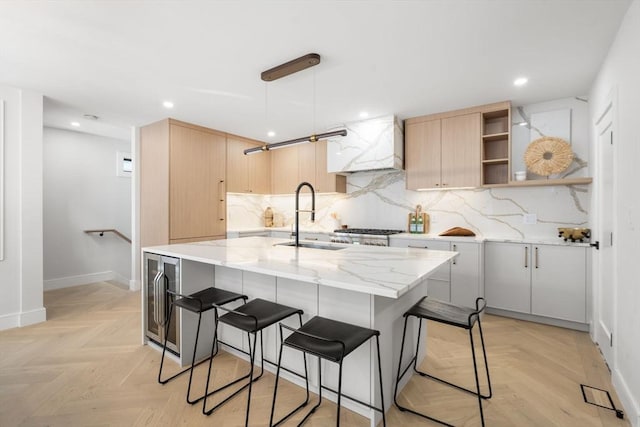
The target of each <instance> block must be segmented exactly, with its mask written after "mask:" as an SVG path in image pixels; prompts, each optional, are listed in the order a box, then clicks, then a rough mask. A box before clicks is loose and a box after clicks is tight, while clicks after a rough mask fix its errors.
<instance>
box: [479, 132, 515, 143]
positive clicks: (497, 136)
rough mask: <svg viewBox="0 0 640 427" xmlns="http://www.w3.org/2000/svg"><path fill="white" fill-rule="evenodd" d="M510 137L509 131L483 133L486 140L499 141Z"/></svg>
mask: <svg viewBox="0 0 640 427" xmlns="http://www.w3.org/2000/svg"><path fill="white" fill-rule="evenodd" d="M503 139H509V132H500V133H492V134H491V135H482V140H483V141H484V142H490V141H499V140H503Z"/></svg>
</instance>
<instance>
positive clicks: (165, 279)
mask: <svg viewBox="0 0 640 427" xmlns="http://www.w3.org/2000/svg"><path fill="white" fill-rule="evenodd" d="M144 281H145V284H144V289H145V294H144V299H145V303H146V306H147V307H146V312H147V314H146V316H145V334H146V336H147V338H148V339H150V340H151V341H154V342H156V343H157V344H159V345H163V344H164V339H165V336H166V337H167V349H168V350H170V351H171V352H173V353H175V354H176V355H180V342H179V339H180V337H179V334H178V333H177V331H178V330H180V317H179V316H177V315H176V313H177V312H178V310H173V313H172V315H171V329H170V330H167V328H166V326H167V323H168V322H167V320H168V315H169V304H170V303H171V299H170V297H171V296H170V295H169V294H168V293H167V289H170V290H172V291H179V290H180V259H179V258H172V257H168V256H162V255H156V254H150V253H145V257H144Z"/></svg>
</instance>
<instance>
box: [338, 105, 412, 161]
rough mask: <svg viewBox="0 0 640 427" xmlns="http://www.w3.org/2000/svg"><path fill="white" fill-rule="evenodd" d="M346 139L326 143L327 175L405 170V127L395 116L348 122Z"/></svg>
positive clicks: (343, 126) (341, 127)
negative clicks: (329, 173) (403, 128)
mask: <svg viewBox="0 0 640 427" xmlns="http://www.w3.org/2000/svg"><path fill="white" fill-rule="evenodd" d="M344 128H346V129H347V136H345V137H341V138H329V139H328V140H327V172H339V173H344V172H359V171H371V170H380V169H402V168H403V165H404V144H403V137H404V134H403V131H402V126H401V125H400V123H399V122H398V120H397V119H396V117H395V116H393V115H390V116H383V117H377V118H375V119H369V120H362V121H357V122H351V123H345V124H344V125H342V126H340V127H339V128H338V127H336V129H344Z"/></svg>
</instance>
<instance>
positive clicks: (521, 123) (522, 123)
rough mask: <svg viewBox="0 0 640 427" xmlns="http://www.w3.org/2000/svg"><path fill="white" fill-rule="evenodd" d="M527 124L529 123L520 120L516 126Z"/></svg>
mask: <svg viewBox="0 0 640 427" xmlns="http://www.w3.org/2000/svg"><path fill="white" fill-rule="evenodd" d="M528 124H529V123H527V122H520V123H518V126H526V125H528Z"/></svg>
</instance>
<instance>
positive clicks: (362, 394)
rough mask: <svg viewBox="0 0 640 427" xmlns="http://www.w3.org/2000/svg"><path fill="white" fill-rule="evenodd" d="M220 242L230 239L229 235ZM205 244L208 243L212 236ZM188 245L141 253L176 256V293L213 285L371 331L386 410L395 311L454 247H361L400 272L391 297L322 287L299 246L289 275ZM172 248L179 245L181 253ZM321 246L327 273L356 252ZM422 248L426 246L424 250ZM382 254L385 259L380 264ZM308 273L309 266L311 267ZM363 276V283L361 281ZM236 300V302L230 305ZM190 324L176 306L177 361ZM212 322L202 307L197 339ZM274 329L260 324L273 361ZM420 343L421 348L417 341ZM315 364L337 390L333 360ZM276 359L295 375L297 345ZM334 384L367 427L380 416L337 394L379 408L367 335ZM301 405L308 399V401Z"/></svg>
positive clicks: (204, 338)
mask: <svg viewBox="0 0 640 427" xmlns="http://www.w3.org/2000/svg"><path fill="white" fill-rule="evenodd" d="M252 239H254V238H252ZM236 240H245V239H236ZM227 242H231V241H230V240H229V241H227ZM210 243H212V244H213V242H210ZM202 244H203V243H200V245H202ZM215 244H216V245H220V243H219V242H216V243H215ZM194 245H195V244H194ZM188 246H189V245H173V246H164V247H156V248H146V249H145V252H153V253H159V254H162V255H168V256H175V257H179V258H181V283H182V289H183V291H186V289H187V288H188V292H189V293H191V292H194V291H196V290H199V289H204V288H206V287H209V286H215V287H217V288H221V289H226V290H230V291H234V292H239V293H243V294H245V295H247V296H248V297H249V299H250V300H251V299H254V298H262V299H265V300H269V301H275V302H277V303H280V304H284V305H288V306H291V307H296V308H300V309H302V310H304V315H303V322H306V321H307V320H309V319H311V318H312V317H313V316H316V315H318V316H322V317H326V318H330V319H335V320H339V321H342V322H348V323H352V324H354V325H358V326H363V327H367V328H371V329H377V330H379V331H380V352H381V354H380V356H381V360H382V381H383V386H384V403H385V405H384V406H385V410H388V408H389V407H390V406H391V404H392V402H393V390H394V387H395V383H394V381H395V377H396V374H397V369H398V357H399V355H400V344H401V340H402V328H403V326H404V318H403V317H402V314H403V313H404V312H405V311H406V310H408V309H409V308H410V307H411V306H412V305H413V304H415V303H416V302H417V301H418V300H419V299H420V298H421V297H422V296H424V295H426V294H427V276H428V275H429V274H430V272H431V271H433V270H434V269H435V268H437V267H438V266H439V265H441V264H442V263H444V262H447V261H448V260H449V259H451V258H452V257H454V256H455V255H456V254H455V253H454V252H443V251H424V250H422V251H413V250H411V249H399V248H376V249H375V250H374V249H366V250H365V252H364V255H365V256H366V258H368V259H371V257H372V256H373V254H374V253H375V254H376V255H379V256H380V258H381V260H380V263H379V265H378V266H376V268H379V269H381V271H382V270H385V271H391V270H393V271H394V274H396V275H399V276H405V277H404V278H403V279H402V280H405V281H407V284H406V286H404V287H400V288H398V289H397V294H396V295H395V296H394V297H388V296H381V295H377V294H376V293H375V292H363V291H362V290H353V289H348V288H345V287H340V286H336V285H327V284H326V282H325V283H323V282H322V280H317V279H313V277H312V276H313V275H314V274H317V272H318V270H317V269H316V270H314V269H311V268H309V265H307V264H306V263H303V260H304V256H302V254H303V252H302V251H303V250H300V251H301V252H300V254H301V255H300V256H299V257H298V256H296V257H295V267H296V273H295V275H294V274H292V273H283V274H277V273H278V272H276V271H274V272H271V271H269V269H268V268H267V266H266V264H265V261H264V260H261V261H257V260H252V261H248V262H247V263H246V264H245V265H242V264H243V263H242V262H240V261H239V260H236V261H235V262H233V263H231V262H228V264H233V265H221V264H222V263H221V262H218V261H214V260H213V259H211V260H209V259H204V258H203V257H201V256H194V255H193V250H194V248H193V247H188ZM180 249H186V250H185V251H181V250H180ZM286 249H287V250H290V251H297V249H295V248H286ZM278 250H281V249H278ZM305 251H308V250H305ZM322 252H325V251H322ZM326 252H333V253H334V255H333V257H335V258H334V259H333V262H335V263H336V265H335V270H337V271H338V273H336V272H335V271H334V272H333V273H332V274H334V275H336V274H339V272H341V271H342V270H343V267H344V265H342V266H341V265H340V264H347V263H352V262H357V261H353V260H356V259H358V256H363V252H362V249H357V248H353V249H351V250H349V249H345V250H344V251H326ZM336 252H340V253H341V254H340V255H337V254H336ZM350 252H352V254H351V256H350V255H349V253H350ZM426 252H431V255H429V254H427V253H426ZM227 255H228V253H227ZM385 255H386V257H385ZM269 256H270V257H271V258H273V253H272V252H270V255H269ZM327 256H329V255H327ZM214 258H218V257H214ZM385 258H388V260H387V262H386V263H385ZM427 258H428V260H427ZM345 259H347V261H344V260H345ZM392 259H395V262H401V263H403V264H405V266H406V267H410V265H407V263H416V265H420V268H418V270H420V271H414V270H413V269H411V268H409V269H408V270H411V271H410V272H407V269H405V268H403V269H397V268H395V267H394V268H391V269H389V265H390V264H392V263H393V260H392ZM341 260H342V261H341ZM275 262H276V261H274V260H273V259H271V260H270V261H269V265H270V266H271V268H273V269H280V268H284V267H283V266H282V265H276V264H275ZM314 262H316V263H317V262H320V263H321V264H323V265H322V268H323V269H327V268H329V267H328V265H329V264H332V263H329V261H327V259H325V260H324V261H321V260H318V259H317V258H316V257H314ZM302 264H305V267H304V268H303V267H302ZM385 264H387V265H385ZM425 265H428V266H425ZM243 267H244V268H243ZM396 267H397V266H396ZM370 268H371V267H370ZM290 269H291V259H290V260H289V262H288V265H287V267H286V270H290ZM304 269H308V270H307V272H308V274H309V277H308V278H306V277H301V276H300V275H301V274H303V272H302V270H304ZM251 270H253V271H251ZM255 270H259V271H255ZM311 271H314V272H313V273H311ZM281 273H282V272H281ZM327 273H329V272H327ZM344 274H345V276H349V273H348V272H345V273H344ZM380 275H381V274H379V276H380ZM282 276H289V277H282ZM325 277H326V275H325ZM352 279H353V278H352ZM360 279H361V280H362V279H363V277H362V276H360ZM345 280H348V278H345ZM365 281H366V282H368V280H365ZM383 282H384V283H385V286H386V285H388V283H389V280H388V277H387V278H385V279H381V280H380V283H383ZM345 283H346V282H345ZM350 283H354V281H353V280H351V281H350ZM187 284H188V285H187ZM371 286H374V287H375V286H377V284H376V283H375V280H373V281H372V284H371ZM385 292H387V291H385ZM144 299H145V298H143V300H144ZM237 305H240V304H239V303H238V304H237ZM230 307H233V305H230ZM221 314H222V313H221ZM196 322H197V316H196V315H195V314H193V313H190V312H187V311H184V310H182V313H180V325H181V327H180V331H181V332H180V335H181V340H180V343H179V348H180V352H181V357H180V362H181V364H182V365H188V364H189V363H190V362H191V357H192V349H193V340H194V338H195V336H194V334H195V330H196ZM285 323H286V324H288V325H290V326H292V327H298V326H299V324H298V317H297V316H292V317H291V318H289V319H287V320H286V321H285ZM212 326H213V312H212V311H211V312H206V313H204V315H203V327H202V329H201V341H200V342H201V343H206V342H211V337H212ZM411 328H412V329H410V331H413V333H411V334H407V340H406V342H405V352H404V359H405V360H404V361H403V367H405V366H406V365H407V364H408V362H409V360H410V359H411V358H412V357H413V354H414V352H415V346H416V342H415V339H416V337H417V322H416V323H414V324H412V325H411ZM284 332H285V334H286V332H287V331H286V330H285V331H284ZM279 334H280V333H279V328H278V326H277V325H274V326H271V327H269V328H267V329H265V330H264V351H265V357H266V360H269V361H271V362H277V360H278V351H279V349H280V337H279ZM422 334H423V338H421V339H422V340H424V337H425V336H426V328H424V327H423V328H422ZM285 336H286V335H285ZM219 337H220V339H221V341H223V342H225V343H228V344H230V345H231V346H234V347H237V348H241V349H243V351H248V343H247V338H246V333H244V332H241V331H239V330H236V329H234V328H230V327H228V326H227V325H222V324H221V325H220V329H219ZM423 342H424V341H423ZM199 347H201V348H200V349H199V351H198V353H199V354H198V355H197V358H204V357H206V356H207V355H208V353H209V352H210V348H206V347H207V346H206V345H202V346H199ZM422 347H423V348H424V346H422ZM225 350H227V351H229V352H230V353H232V354H235V355H237V356H239V357H242V358H244V359H247V360H248V357H247V355H246V354H244V353H242V352H239V351H236V350H234V349H233V348H230V347H226V348H225ZM259 352H260V347H259V339H258V351H257V353H258V354H257V356H256V361H257V363H259V360H260V355H259ZM423 357H424V350H422V351H421V354H419V355H418V362H420V361H421V360H422V358H423ZM317 360H318V359H317V358H316V357H314V356H307V371H308V374H309V380H310V385H311V391H313V392H315V393H317V387H318V378H317V372H318V369H317V363H318V362H317ZM214 363H215V361H214ZM322 364H323V366H322V380H323V386H325V387H329V388H331V389H334V390H337V380H338V365H337V364H335V363H332V362H328V361H325V360H323V361H322ZM282 365H283V367H286V368H287V369H290V370H293V371H294V372H297V373H300V374H303V373H304V365H303V356H302V353H301V352H299V351H296V350H293V349H290V348H286V347H285V348H284V353H283V356H282ZM265 369H267V370H269V371H271V372H274V373H275V366H273V365H270V364H268V363H266V364H265ZM281 376H282V378H284V379H286V380H289V381H291V382H293V383H295V384H298V385H300V386H301V387H304V380H303V379H302V378H301V377H298V376H296V375H293V374H291V373H288V372H286V371H281ZM409 377H410V376H409V375H406V376H405V377H404V381H403V383H401V384H400V386H401V388H402V387H403V386H404V385H405V383H406V382H407V381H408V380H409ZM342 385H343V387H342V393H343V399H342V405H343V407H345V408H348V409H351V410H353V411H355V412H357V413H358V414H361V415H363V416H365V417H367V418H369V419H370V420H371V426H376V425H377V424H378V422H379V421H381V419H382V417H381V414H380V413H379V412H378V411H375V410H372V409H370V408H368V407H366V406H364V405H361V404H358V403H356V402H354V401H352V400H350V399H348V398H344V397H345V396H349V397H353V398H355V399H358V400H360V401H362V402H364V403H366V404H370V405H373V406H376V407H380V392H379V379H378V366H377V353H376V345H375V339H372V340H370V341H369V342H367V343H365V344H364V345H362V346H361V347H359V348H358V349H356V350H355V351H354V352H353V353H351V354H350V355H348V356H347V357H346V358H345V360H344V362H343V380H342ZM325 396H326V397H327V398H328V399H330V400H333V401H335V400H336V395H335V394H334V393H331V392H330V391H325V390H323V397H325ZM303 399H304V391H303V390H302V389H301V390H300V401H302V400H303ZM278 405H279V406H278V407H281V406H282V405H287V408H288V409H292V408H293V403H289V404H287V402H284V401H281V400H279V401H278ZM309 405H313V402H310V404H309ZM310 407H311V406H309V408H310ZM283 410H284V409H283Z"/></svg>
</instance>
